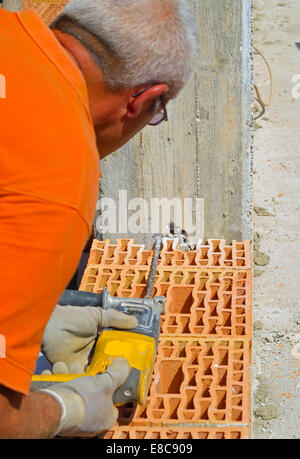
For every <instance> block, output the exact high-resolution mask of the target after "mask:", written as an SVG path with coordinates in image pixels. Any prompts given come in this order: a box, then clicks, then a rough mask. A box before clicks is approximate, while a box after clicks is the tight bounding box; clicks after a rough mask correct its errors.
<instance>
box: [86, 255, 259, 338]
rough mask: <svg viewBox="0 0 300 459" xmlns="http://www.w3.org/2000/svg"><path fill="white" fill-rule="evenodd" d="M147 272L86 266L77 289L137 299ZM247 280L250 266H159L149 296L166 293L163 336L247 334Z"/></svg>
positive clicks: (248, 320)
mask: <svg viewBox="0 0 300 459" xmlns="http://www.w3.org/2000/svg"><path fill="white" fill-rule="evenodd" d="M149 270H150V268H149V267H140V268H135V267H132V268H130V267H121V266H119V267H111V266H109V265H108V266H107V267H106V266H103V265H96V264H89V265H88V267H87V268H86V270H85V273H84V276H83V279H82V282H81V286H80V289H81V290H87V291H90V292H94V293H100V292H101V291H102V290H103V288H104V287H105V286H107V288H108V290H109V292H110V294H111V295H113V296H118V297H137V298H142V297H144V296H145V294H146V290H147V280H148V276H149ZM251 284H252V281H251V272H250V271H249V270H242V271H235V270H231V271H230V270H202V269H199V268H196V269H192V268H182V269H179V270H178V269H177V268H171V269H167V268H158V270H157V273H156V276H155V283H154V288H153V292H152V294H153V296H154V295H162V296H165V297H166V312H165V314H164V315H163V316H162V318H161V333H162V335H176V336H178V335H186V336H189V335H196V336H227V337H229V336H231V337H247V336H248V337H249V336H251V328H252V323H251V322H252V321H251Z"/></svg>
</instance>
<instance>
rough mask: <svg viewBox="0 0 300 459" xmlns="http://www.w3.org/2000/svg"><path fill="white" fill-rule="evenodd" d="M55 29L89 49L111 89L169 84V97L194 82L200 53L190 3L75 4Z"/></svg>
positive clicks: (97, 0)
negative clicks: (193, 75)
mask: <svg viewBox="0 0 300 459" xmlns="http://www.w3.org/2000/svg"><path fill="white" fill-rule="evenodd" d="M51 27H52V28H58V29H61V30H62V31H64V32H67V33H71V34H72V35H74V36H75V37H76V38H77V39H78V40H80V41H81V42H82V43H83V44H84V45H86V46H87V48H88V49H89V50H90V52H91V54H92V56H93V57H94V59H95V60H96V62H98V64H99V65H100V67H101V69H102V71H103V74H104V79H105V81H106V83H107V84H108V85H109V86H110V87H111V88H113V89H125V88H134V87H138V86H141V85H148V84H149V85H151V84H157V83H165V84H166V85H168V87H169V92H168V97H169V98H173V97H175V96H176V95H177V93H178V92H179V91H180V89H181V88H182V87H183V86H184V85H185V84H186V83H187V81H188V80H189V78H190V76H191V74H192V72H193V70H194V67H195V65H196V61H197V58H198V53H199V48H200V45H199V36H198V27H197V22H196V19H195V17H194V15H193V12H192V10H191V8H190V6H189V3H188V1H187V0H70V1H69V3H68V4H67V5H66V7H65V8H64V9H63V10H62V12H61V14H60V15H59V16H58V18H57V19H56V20H55V21H54V23H52V24H51ZM80 30H82V31H84V33H85V35H84V33H83V35H82V34H81V33H80ZM86 34H89V35H90V36H91V37H92V38H93V40H94V42H96V41H97V42H98V44H101V46H102V49H103V50H104V51H105V53H104V54H106V56H107V57H106V58H105V56H104V55H103V53H99V52H97V51H95V49H96V48H97V47H93V46H91V41H90V40H86V36H87V35H86ZM93 40H92V42H93Z"/></svg>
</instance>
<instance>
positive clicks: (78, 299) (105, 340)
mask: <svg viewBox="0 0 300 459" xmlns="http://www.w3.org/2000/svg"><path fill="white" fill-rule="evenodd" d="M160 246H161V236H159V237H157V238H156V244H155V251H154V257H153V260H152V265H151V269H150V274H149V278H148V283H147V293H146V297H145V298H117V297H112V296H111V295H110V294H109V292H108V290H107V288H104V290H103V291H102V293H100V294H95V293H90V292H84V291H75V290H65V292H64V294H63V295H62V297H61V299H60V301H59V304H60V305H61V306H64V305H73V306H82V307H84V306H96V307H102V308H103V309H116V310H117V311H121V312H123V313H125V314H131V315H134V316H135V317H136V318H137V320H138V326H137V328H135V329H134V330H128V331H124V330H117V329H112V328H106V329H103V330H101V332H100V334H99V336H98V338H97V341H96V344H95V346H94V349H93V351H92V353H91V356H90V358H89V362H90V363H89V364H88V365H87V367H86V370H85V373H84V374H56V375H39V374H35V375H34V376H33V378H32V384H31V390H38V389H41V388H46V387H49V386H51V385H53V384H57V383H60V382H66V381H70V380H71V379H74V378H79V377H81V376H95V375H97V374H99V373H103V372H104V371H105V370H106V368H107V367H108V366H109V365H110V364H111V362H112V361H113V360H115V359H117V358H120V357H122V358H125V359H127V360H128V362H129V364H130V367H131V371H130V374H129V376H128V378H127V380H126V381H125V383H124V384H123V385H122V386H121V387H119V389H117V391H116V392H115V393H114V397H113V402H114V404H115V405H116V406H121V405H125V404H126V403H129V402H131V401H137V402H138V403H139V404H140V405H143V404H144V403H145V401H146V397H147V394H148V391H149V387H150V384H151V377H152V373H153V367H154V363H155V356H156V350H157V345H158V339H159V333H160V315H161V314H162V313H164V310H165V297H164V296H156V297H154V298H151V293H152V289H153V283H154V276H155V273H156V268H157V263H158V257H159V250H160Z"/></svg>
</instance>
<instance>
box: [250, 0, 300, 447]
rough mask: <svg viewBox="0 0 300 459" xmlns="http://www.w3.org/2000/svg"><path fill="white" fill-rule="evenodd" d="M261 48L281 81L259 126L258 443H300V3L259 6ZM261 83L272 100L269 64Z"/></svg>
mask: <svg viewBox="0 0 300 459" xmlns="http://www.w3.org/2000/svg"><path fill="white" fill-rule="evenodd" d="M253 13H254V24H253V25H254V45H255V46H256V47H257V48H258V49H259V50H260V51H262V52H263V54H264V55H265V56H266V58H267V59H268V61H269V63H270V65H271V68H272V71H273V75H274V97H273V102H272V105H271V106H270V107H269V108H268V109H267V111H266V113H265V115H264V116H263V118H260V119H259V120H258V121H257V122H256V123H255V132H254V138H255V145H254V176H253V181H254V183H253V187H254V209H255V211H254V249H255V250H254V261H255V262H256V267H255V273H254V276H255V277H254V343H253V348H254V349H253V351H254V353H253V381H254V383H253V386H254V387H253V389H254V390H253V421H254V422H253V435H252V436H253V438H266V439H272V438H280V439H281V438H290V439H292V438H300V312H299V311H300V309H299V306H300V305H299V297H300V268H299V266H300V264H299V261H300V259H299V252H300V243H299V239H300V238H299V226H300V200H299V197H300V159H299V143H300V134H299V125H300V88H299V89H298V90H297V88H296V87H295V86H296V84H295V81H294V82H293V81H292V78H293V77H294V78H296V77H295V75H299V80H298V81H300V50H299V49H298V48H297V46H296V45H295V43H296V42H300V2H299V0H286V1H283V2H279V1H278V0H266V1H262V0H254V12H253ZM255 83H256V84H257V85H258V86H259V87H260V88H261V93H262V96H263V98H264V99H267V98H268V88H269V79H268V73H267V71H266V67H265V64H264V63H263V61H262V60H261V58H260V57H258V56H255Z"/></svg>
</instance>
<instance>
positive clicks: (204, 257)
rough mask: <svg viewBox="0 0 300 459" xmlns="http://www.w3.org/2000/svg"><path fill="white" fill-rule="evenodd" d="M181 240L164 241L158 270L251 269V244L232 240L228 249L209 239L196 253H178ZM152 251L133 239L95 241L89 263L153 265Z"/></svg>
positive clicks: (199, 246)
mask: <svg viewBox="0 0 300 459" xmlns="http://www.w3.org/2000/svg"><path fill="white" fill-rule="evenodd" d="M178 246H179V240H176V239H175V240H164V246H163V249H162V250H161V252H160V256H159V262H158V266H159V267H168V266H170V267H171V266H175V267H203V268H232V269H249V268H250V267H251V257H250V241H245V242H236V241H233V242H232V245H231V246H226V245H225V241H224V240H219V239H209V240H208V244H207V245H201V244H200V243H199V244H198V245H197V249H196V250H191V251H187V252H183V251H181V250H178ZM153 253H154V252H153V250H144V246H143V245H135V244H134V240H133V239H119V240H118V241H117V244H110V240H109V239H108V240H106V241H97V240H94V242H93V245H92V249H91V256H90V260H89V264H101V265H102V266H108V265H110V266H112V265H117V266H150V265H151V261H152V258H153Z"/></svg>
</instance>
